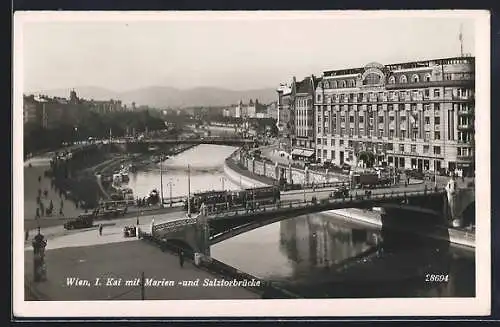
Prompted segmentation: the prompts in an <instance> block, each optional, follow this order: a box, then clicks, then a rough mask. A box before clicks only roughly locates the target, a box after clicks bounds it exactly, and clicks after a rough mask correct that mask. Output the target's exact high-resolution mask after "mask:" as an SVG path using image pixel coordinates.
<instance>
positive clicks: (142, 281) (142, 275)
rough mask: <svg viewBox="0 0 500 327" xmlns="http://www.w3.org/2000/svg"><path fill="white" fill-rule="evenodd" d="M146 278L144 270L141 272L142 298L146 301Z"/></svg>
mask: <svg viewBox="0 0 500 327" xmlns="http://www.w3.org/2000/svg"><path fill="white" fill-rule="evenodd" d="M144 280H145V278H144V271H143V272H141V300H143V301H144V295H145V294H144V293H145V288H144Z"/></svg>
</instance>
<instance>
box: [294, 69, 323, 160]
mask: <svg viewBox="0 0 500 327" xmlns="http://www.w3.org/2000/svg"><path fill="white" fill-rule="evenodd" d="M319 81H320V79H318V78H316V77H314V76H310V77H306V78H305V79H304V80H302V81H300V82H296V81H295V79H294V84H295V90H296V93H295V96H294V99H293V101H294V110H293V111H292V113H293V114H294V115H295V117H294V119H293V122H294V124H295V126H294V129H293V135H292V147H293V150H292V155H294V154H296V156H298V157H307V158H312V157H314V154H315V153H316V150H315V149H316V138H315V129H314V127H315V126H314V122H315V119H314V118H315V117H314V99H315V97H314V91H315V89H316V87H317V86H318V83H319Z"/></svg>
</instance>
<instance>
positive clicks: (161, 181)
mask: <svg viewBox="0 0 500 327" xmlns="http://www.w3.org/2000/svg"><path fill="white" fill-rule="evenodd" d="M160 207H162V208H163V153H162V154H160Z"/></svg>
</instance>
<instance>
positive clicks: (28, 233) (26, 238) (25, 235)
mask: <svg viewBox="0 0 500 327" xmlns="http://www.w3.org/2000/svg"><path fill="white" fill-rule="evenodd" d="M29 237H30V232H29V231H28V230H26V231H25V232H24V240H25V241H27V240H28V238H29Z"/></svg>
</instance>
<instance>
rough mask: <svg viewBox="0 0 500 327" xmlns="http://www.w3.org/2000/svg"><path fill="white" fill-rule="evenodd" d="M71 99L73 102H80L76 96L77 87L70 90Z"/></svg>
mask: <svg viewBox="0 0 500 327" xmlns="http://www.w3.org/2000/svg"><path fill="white" fill-rule="evenodd" d="M69 101H70V102H71V103H77V102H78V97H77V96H76V91H75V89H72V90H71V91H70V92H69Z"/></svg>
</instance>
